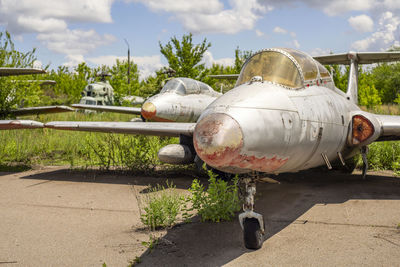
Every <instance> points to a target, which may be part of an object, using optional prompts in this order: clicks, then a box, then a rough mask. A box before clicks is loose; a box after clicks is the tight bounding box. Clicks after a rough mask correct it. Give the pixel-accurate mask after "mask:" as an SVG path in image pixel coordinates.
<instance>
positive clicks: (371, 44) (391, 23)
mask: <svg viewBox="0 0 400 267" xmlns="http://www.w3.org/2000/svg"><path fill="white" fill-rule="evenodd" d="M399 26H400V18H399V17H398V16H394V15H393V13H391V12H385V13H384V14H382V15H381V18H380V19H379V22H378V30H377V31H376V32H374V33H372V34H371V35H370V36H369V37H367V38H365V39H362V40H358V41H356V42H354V43H353V44H352V48H353V49H356V50H358V51H368V50H386V49H388V48H389V47H391V46H393V45H395V46H399V45H400V42H399V33H400V29H399Z"/></svg>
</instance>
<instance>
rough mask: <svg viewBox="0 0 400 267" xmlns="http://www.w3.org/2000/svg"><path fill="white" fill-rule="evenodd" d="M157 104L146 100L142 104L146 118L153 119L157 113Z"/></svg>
mask: <svg viewBox="0 0 400 267" xmlns="http://www.w3.org/2000/svg"><path fill="white" fill-rule="evenodd" d="M156 112H157V110H156V106H155V105H154V104H153V103H151V102H146V103H144V104H143V106H142V110H141V114H142V116H143V118H145V119H146V120H151V119H152V118H153V117H154V116H155V115H156Z"/></svg>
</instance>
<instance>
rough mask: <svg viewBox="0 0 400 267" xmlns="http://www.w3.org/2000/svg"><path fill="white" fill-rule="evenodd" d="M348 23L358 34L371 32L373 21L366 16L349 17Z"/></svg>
mask: <svg viewBox="0 0 400 267" xmlns="http://www.w3.org/2000/svg"><path fill="white" fill-rule="evenodd" d="M348 22H349V24H350V26H351V27H352V28H353V29H355V30H356V31H358V32H372V31H373V29H374V21H373V20H372V19H371V18H370V17H369V16H367V15H360V16H356V17H350V18H349V19H348Z"/></svg>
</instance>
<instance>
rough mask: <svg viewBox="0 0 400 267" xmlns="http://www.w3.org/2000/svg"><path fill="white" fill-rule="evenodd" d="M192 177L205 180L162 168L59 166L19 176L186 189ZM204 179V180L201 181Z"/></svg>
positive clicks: (190, 174) (199, 176)
mask: <svg viewBox="0 0 400 267" xmlns="http://www.w3.org/2000/svg"><path fill="white" fill-rule="evenodd" d="M194 178H199V179H201V180H202V182H206V181H207V178H206V177H204V176H201V175H198V174H196V173H195V172H194V171H191V170H183V171H175V170H162V171H154V172H151V173H150V174H146V173H131V172H123V171H102V170H71V169H68V168H61V169H57V170H51V171H47V172H40V173H38V174H31V175H26V176H23V177H21V179H36V180H49V181H67V182H78V183H104V184H127V185H144V186H147V185H152V186H155V185H156V184H165V183H166V182H167V180H168V181H173V183H174V185H175V186H176V187H177V188H181V189H188V188H189V187H190V185H191V183H192V180H193V179H194ZM203 180H204V181H203Z"/></svg>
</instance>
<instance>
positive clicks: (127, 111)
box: [71, 104, 142, 115]
mask: <svg viewBox="0 0 400 267" xmlns="http://www.w3.org/2000/svg"><path fill="white" fill-rule="evenodd" d="M71 106H72V107H74V108H79V109H90V110H96V111H106V112H116V113H124V114H134V115H140V112H141V111H142V109H141V108H134V107H118V106H96V105H84V104H73V105H71Z"/></svg>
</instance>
